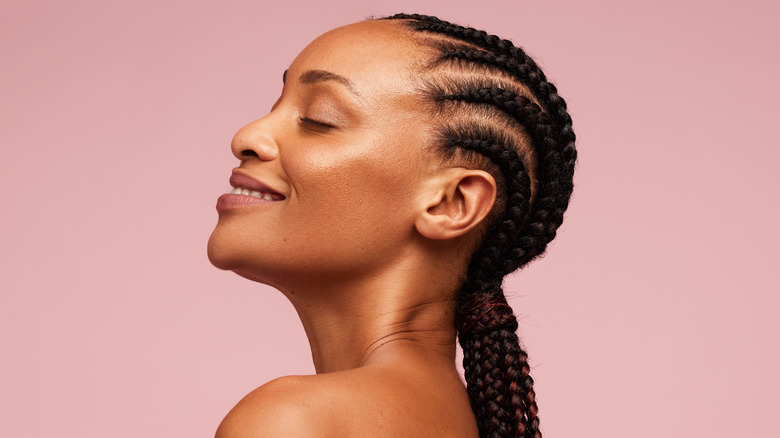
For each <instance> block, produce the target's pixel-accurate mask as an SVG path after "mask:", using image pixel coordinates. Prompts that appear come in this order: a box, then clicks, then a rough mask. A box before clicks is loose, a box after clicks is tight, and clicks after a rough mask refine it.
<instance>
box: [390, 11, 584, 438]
mask: <svg viewBox="0 0 780 438" xmlns="http://www.w3.org/2000/svg"><path fill="white" fill-rule="evenodd" d="M386 19H390V20H403V23H404V25H405V26H406V27H407V28H408V29H411V30H412V31H415V32H418V33H421V34H422V35H423V36H424V38H423V41H424V43H425V44H428V45H430V46H431V47H433V48H434V49H436V51H437V53H438V58H437V59H434V60H433V61H432V62H431V63H430V65H429V67H430V68H429V69H427V70H426V72H431V71H432V72H433V76H434V78H433V79H431V80H428V81H425V83H426V86H425V87H424V90H423V91H424V93H425V94H426V95H427V96H428V98H429V100H430V101H431V102H432V103H433V104H434V105H437V106H438V110H439V111H440V112H444V113H446V115H447V117H444V119H446V121H445V122H444V123H442V125H441V127H440V128H439V130H438V137H439V139H438V140H439V141H438V144H439V148H440V150H441V152H442V153H443V154H444V155H445V156H448V157H452V156H455V152H456V151H466V152H468V153H476V154H479V155H480V156H483V157H485V158H487V160H489V162H490V163H492V166H494V167H492V168H489V169H486V170H488V171H490V172H491V173H493V172H494V169H497V171H498V173H499V174H497V175H496V174H494V177H496V179H497V181H498V180H499V178H500V180H501V181H503V184H501V185H500V186H503V189H504V193H503V194H500V196H501V197H502V199H503V200H504V201H505V202H504V203H503V204H500V205H499V203H497V206H498V207H495V208H503V211H500V212H499V214H497V215H495V216H493V213H491V216H489V217H490V218H491V219H492V220H491V222H490V223H489V224H488V225H487V228H486V230H485V233H484V236H483V238H482V241H481V243H480V246H479V247H478V248H477V249H476V250H475V252H474V254H473V255H472V258H471V260H470V263H469V265H468V269H467V275H466V278H465V280H464V283H463V284H462V285H461V288H460V290H459V292H458V295H457V298H456V301H457V303H456V309H457V312H456V317H455V325H456V329H457V331H458V340H459V342H460V344H461V346H462V347H463V368H464V373H465V379H466V384H467V392H468V394H469V398H470V400H471V406H472V409H473V411H474V414H475V417H476V420H477V425H478V427H479V432H480V436H481V437H491V438H503V437H516V438H519V437H523V438H531V437H534V438H541V432H540V431H539V417H538V407H537V405H536V393H535V392H534V388H533V385H534V381H533V379H532V378H531V376H530V366H529V365H528V355H527V354H526V352H525V351H524V350H523V349H522V348H521V346H520V342H519V339H518V336H517V333H516V331H517V328H518V324H517V318H516V316H515V315H514V313H513V311H512V309H511V307H510V306H509V305H508V303H507V301H506V297H505V296H504V292H503V290H502V288H501V285H502V282H503V279H504V276H505V275H507V274H508V273H510V272H512V271H514V270H516V269H518V268H520V267H522V266H524V265H526V264H527V263H528V262H530V261H531V260H533V259H535V258H536V257H538V256H540V255H541V254H543V253H544V251H545V249H546V248H547V244H548V243H549V242H550V241H551V240H552V239H553V238H554V237H555V235H556V232H557V229H558V227H559V226H560V225H561V223H562V222H563V215H564V212H565V211H566V208H567V206H568V203H569V199H570V197H571V193H572V189H573V183H572V177H573V173H574V167H575V162H576V157H577V153H576V149H575V147H574V141H575V135H574V131H573V130H572V121H571V117H570V116H569V113H568V111H567V108H566V102H565V101H564V100H563V99H562V98H561V97H560V96H559V95H558V91H557V89H556V88H555V86H554V85H553V84H551V83H550V82H549V81H548V80H547V78H546V76H545V74H544V73H543V72H542V71H541V69H540V68H539V66H538V65H537V64H536V62H535V61H534V60H533V59H531V57H530V56H528V55H527V54H526V53H525V52H524V51H523V50H522V49H520V48H518V47H516V46H514V44H512V43H511V42H510V41H508V40H504V39H501V38H499V37H497V36H494V35H490V34H488V33H486V32H483V31H480V30H476V29H472V28H468V27H463V26H459V25H455V24H452V23H449V22H446V21H444V20H441V19H439V18H436V17H432V16H426V15H416V14H412V15H410V14H397V15H394V16H391V17H387V18H386ZM469 66H473V67H477V68H479V71H480V72H482V73H483V74H481V75H480V79H476V80H475V79H473V78H472V79H464V77H467V76H471V77H473V76H474V75H473V74H471V75H469V74H465V73H469V72H470V71H468V70H467V68H468V67H469ZM471 72H473V70H471ZM436 73H441V75H438V76H445V78H444V79H442V78H441V77H437V75H436ZM458 73H461V74H460V75H459V74H458ZM507 78H509V79H508V80H507ZM526 90H528V92H530V94H531V95H530V96H525V95H523V94H524V93H526ZM477 108H481V109H482V111H483V112H482V113H479V114H485V111H487V113H488V114H491V115H495V117H492V116H490V117H488V118H489V119H490V120H494V121H495V122H496V123H497V126H496V127H491V126H486V125H489V123H488V122H485V121H484V118H482V119H480V118H479V117H478V116H477V114H478V113H477V112H476V109H477ZM506 121H509V125H506V124H505V123H504V124H502V123H503V122H506ZM498 125H501V126H498ZM517 139H520V142H518V141H517ZM525 139H529V141H525ZM526 142H527V143H530V145H525V146H527V148H526V149H524V148H522V147H521V144H520V143H526Z"/></svg>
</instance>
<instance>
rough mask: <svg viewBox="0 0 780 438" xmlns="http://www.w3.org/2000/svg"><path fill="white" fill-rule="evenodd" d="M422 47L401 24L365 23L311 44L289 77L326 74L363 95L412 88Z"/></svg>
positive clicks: (351, 26)
mask: <svg viewBox="0 0 780 438" xmlns="http://www.w3.org/2000/svg"><path fill="white" fill-rule="evenodd" d="M421 56H422V50H421V47H420V46H419V45H418V44H417V43H416V42H415V41H414V40H413V38H412V36H411V35H410V34H409V33H408V32H407V31H405V30H404V29H403V28H402V27H401V26H400V25H399V24H398V23H396V22H392V21H387V20H378V21H365V22H360V23H355V24H351V25H348V26H344V27H339V28H336V29H333V30H331V31H329V32H327V33H325V34H323V35H321V36H319V37H318V38H317V39H315V40H314V41H312V42H311V44H309V45H308V46H306V48H305V49H303V51H301V53H300V54H299V55H298V56H297V57H296V58H295V60H294V61H293V63H292V64H291V65H290V69H289V73H288V75H290V76H293V77H297V76H300V75H301V74H302V73H303V72H305V71H307V70H312V69H316V70H325V71H328V72H331V73H335V74H338V75H340V76H343V77H345V78H347V79H349V80H350V82H352V83H353V84H354V87H355V89H356V91H358V92H359V93H361V94H362V93H368V92H371V91H380V89H383V90H382V91H387V89H399V88H404V87H408V86H409V78H410V73H411V72H412V71H413V66H415V65H416V64H419V62H420V58H421Z"/></svg>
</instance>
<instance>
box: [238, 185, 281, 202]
mask: <svg viewBox="0 0 780 438" xmlns="http://www.w3.org/2000/svg"><path fill="white" fill-rule="evenodd" d="M230 194H231V195H245V196H252V197H254V198H259V199H265V200H266V201H276V199H274V197H273V195H271V194H270V193H263V192H258V191H257V190H252V191H250V190H249V189H244V188H241V187H236V188H234V189H233V190H231V191H230Z"/></svg>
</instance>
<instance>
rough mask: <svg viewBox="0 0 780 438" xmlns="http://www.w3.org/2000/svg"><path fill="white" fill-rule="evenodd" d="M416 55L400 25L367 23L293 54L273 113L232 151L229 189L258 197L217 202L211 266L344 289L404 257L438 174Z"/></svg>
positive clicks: (243, 134) (269, 280) (287, 283)
mask: <svg viewBox="0 0 780 438" xmlns="http://www.w3.org/2000/svg"><path fill="white" fill-rule="evenodd" d="M422 53H423V51H422V49H421V47H420V46H419V44H418V43H416V42H415V41H414V40H413V39H412V37H411V36H410V35H408V34H407V33H404V32H403V31H402V29H401V28H400V27H399V25H398V24H397V23H394V22H389V21H367V22H361V23H357V24H353V25H349V26H345V27H342V28H338V29H335V30H333V31H330V32H328V33H326V34H324V35H322V36H320V37H319V38H317V39H316V40H314V41H313V42H312V43H311V44H310V45H309V46H308V47H306V48H305V49H304V50H303V51H302V52H301V53H300V54H299V55H298V56H297V58H296V59H295V60H294V62H293V63H292V64H291V65H290V67H289V69H288V70H287V72H286V73H285V79H284V87H283V91H282V94H281V96H280V97H279V99H278V100H277V102H276V103H275V104H274V105H273V107H272V109H271V112H270V113H269V114H268V115H266V116H265V117H263V118H261V119H259V120H257V121H255V122H252V123H250V124H249V125H247V126H245V127H243V128H242V129H240V130H239V131H238V133H236V135H235V137H234V138H233V141H232V143H231V148H232V152H233V154H234V155H235V156H236V158H238V159H239V160H240V166H239V167H238V168H236V169H234V170H233V178H232V179H231V184H232V185H233V186H234V187H235V186H238V187H239V188H241V187H243V188H246V189H247V190H249V191H250V192H251V191H253V190H254V191H256V192H259V193H254V195H255V196H252V195H251V194H250V196H246V195H243V194H228V195H223V196H222V197H221V198H220V200H219V201H218V205H217V208H218V211H219V222H218V224H217V226H216V228H215V230H214V231H213V233H212V235H211V238H210V239H209V243H208V255H209V259H210V260H211V262H212V263H213V264H214V265H215V266H217V267H218V268H221V269H227V270H233V271H234V272H236V273H238V274H239V275H242V276H244V277H247V278H250V279H253V280H257V281H260V282H263V283H266V284H271V285H274V286H276V287H278V288H280V289H285V288H293V287H295V284H294V282H291V281H292V280H291V279H295V281H298V280H300V281H305V279H304V277H305V275H303V273H306V274H310V277H311V278H317V279H319V280H320V281H321V279H323V278H328V276H333V278H339V279H340V281H345V280H347V278H345V276H349V275H356V276H359V275H367V274H370V273H371V272H372V270H376V269H379V268H380V267H381V266H383V265H386V264H388V263H392V262H393V260H396V259H399V258H402V257H404V251H405V244H406V243H408V239H410V238H413V234H414V226H415V225H414V223H415V217H416V214H417V213H418V210H419V208H420V203H419V202H418V201H419V199H418V197H417V195H418V194H419V193H421V192H423V191H424V190H425V189H426V187H425V181H426V176H429V175H430V174H431V172H432V171H434V170H435V169H436V168H438V167H440V166H441V160H436V159H433V155H432V153H431V152H430V151H429V150H428V148H426V145H428V144H430V142H431V141H432V140H431V133H430V129H429V127H428V126H429V125H430V124H431V117H432V115H431V114H430V112H429V111H427V110H425V109H424V105H423V104H422V97H420V96H419V94H418V93H416V86H415V82H414V75H413V73H412V72H413V69H414V67H415V65H416V63H417V64H419V62H420V57H421V56H422ZM234 191H235V190H234ZM244 193H246V192H244ZM263 193H269V194H272V196H266V197H265V198H266V199H261V197H262V195H263Z"/></svg>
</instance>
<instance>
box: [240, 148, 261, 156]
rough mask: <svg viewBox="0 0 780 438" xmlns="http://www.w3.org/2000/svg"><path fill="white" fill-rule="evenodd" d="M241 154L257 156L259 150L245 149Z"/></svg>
mask: <svg viewBox="0 0 780 438" xmlns="http://www.w3.org/2000/svg"><path fill="white" fill-rule="evenodd" d="M241 155H242V156H244V157H257V156H258V155H257V152H255V151H253V150H252V149H244V150H243V151H241Z"/></svg>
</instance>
